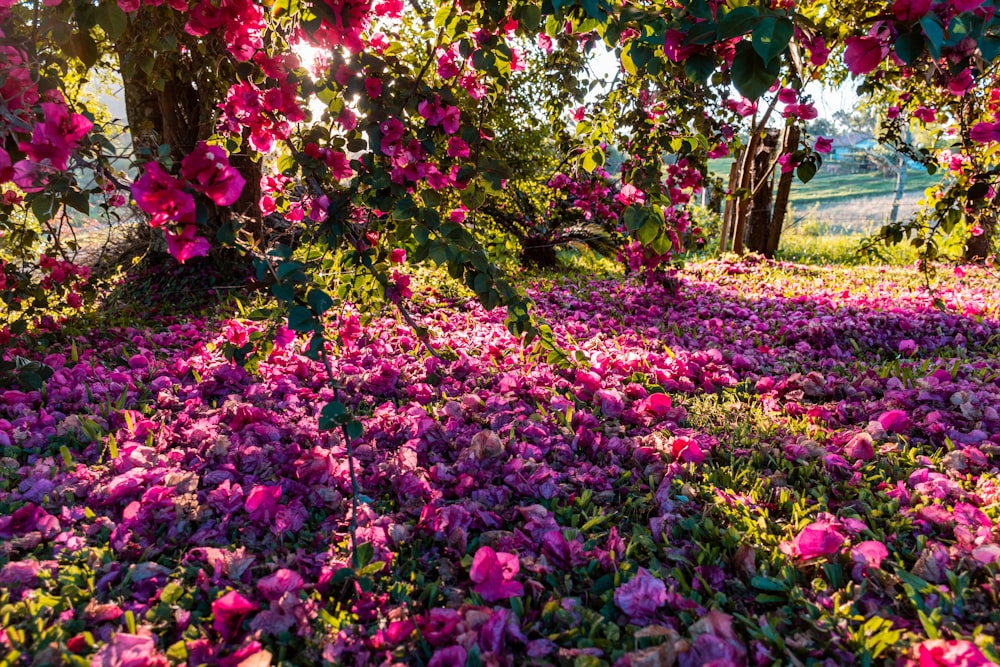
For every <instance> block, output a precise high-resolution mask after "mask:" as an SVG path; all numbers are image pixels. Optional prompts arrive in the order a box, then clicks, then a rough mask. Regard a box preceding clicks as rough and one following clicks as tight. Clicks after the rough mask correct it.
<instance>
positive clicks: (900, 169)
mask: <svg viewBox="0 0 1000 667" xmlns="http://www.w3.org/2000/svg"><path fill="white" fill-rule="evenodd" d="M905 189H906V158H905V157H904V156H903V155H900V156H899V159H898V160H897V161H896V191H895V192H894V193H893V196H892V208H890V209H889V224H890V225H892V224H895V222H896V219H897V218H898V217H899V203H900V202H901V201H902V200H903V191H904V190H905Z"/></svg>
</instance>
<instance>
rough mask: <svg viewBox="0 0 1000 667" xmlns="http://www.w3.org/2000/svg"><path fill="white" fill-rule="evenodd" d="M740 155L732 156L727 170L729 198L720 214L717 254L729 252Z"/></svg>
mask: <svg viewBox="0 0 1000 667" xmlns="http://www.w3.org/2000/svg"><path fill="white" fill-rule="evenodd" d="M742 161H743V157H742V153H740V154H737V155H735V156H733V166H732V167H730V168H729V196H728V197H726V207H725V209H724V210H723V212H722V230H721V231H720V232H719V252H720V253H722V252H726V251H727V250H729V248H730V245H729V237H730V235H731V232H732V229H733V217H734V215H733V211H734V210H735V208H736V207H737V206H738V205H739V201H738V200H737V199H736V189H737V188H738V187H739V186H738V183H739V177H740V164H741V163H742Z"/></svg>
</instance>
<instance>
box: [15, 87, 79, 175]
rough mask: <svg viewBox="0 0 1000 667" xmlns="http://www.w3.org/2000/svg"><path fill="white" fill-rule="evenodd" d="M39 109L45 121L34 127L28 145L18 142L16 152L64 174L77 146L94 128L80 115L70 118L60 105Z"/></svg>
mask: <svg viewBox="0 0 1000 667" xmlns="http://www.w3.org/2000/svg"><path fill="white" fill-rule="evenodd" d="M41 107H42V114H43V116H44V120H43V121H42V122H41V123H39V124H38V125H35V128H34V130H33V131H32V133H31V141H27V142H21V143H20V144H18V148H20V149H21V150H22V151H24V153H25V154H26V155H27V156H28V158H29V159H30V160H32V161H33V162H38V163H43V162H47V163H48V164H49V166H51V167H52V168H53V169H56V170H58V171H63V170H65V169H66V166H67V164H68V163H69V156H70V154H71V153H72V152H73V149H74V148H76V144H77V143H79V141H80V139H82V138H83V137H84V135H86V134H87V132H89V131H90V128H92V127H93V126H94V124H93V123H92V122H90V121H89V120H87V118H86V117H84V116H81V115H80V114H76V113H73V114H71V113H70V112H69V109H67V108H66V107H65V105H62V104H53V103H51V102H43V103H42V105H41Z"/></svg>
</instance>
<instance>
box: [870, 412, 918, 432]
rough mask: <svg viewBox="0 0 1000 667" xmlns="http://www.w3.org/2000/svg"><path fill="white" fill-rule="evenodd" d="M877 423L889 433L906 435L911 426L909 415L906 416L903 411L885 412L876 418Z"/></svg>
mask: <svg viewBox="0 0 1000 667" xmlns="http://www.w3.org/2000/svg"><path fill="white" fill-rule="evenodd" d="M878 423H879V424H881V425H882V428H884V429H885V430H886V431H889V432H890V433H906V432H908V431H909V430H910V428H912V426H913V425H912V423H911V422H910V417H909V415H907V414H906V412H904V411H903V410H889V411H887V412H883V413H882V414H881V415H880V416H879V418H878Z"/></svg>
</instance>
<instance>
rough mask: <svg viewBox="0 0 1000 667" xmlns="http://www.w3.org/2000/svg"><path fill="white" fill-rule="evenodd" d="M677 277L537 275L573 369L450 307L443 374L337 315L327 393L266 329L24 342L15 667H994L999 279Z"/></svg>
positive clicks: (5, 528) (400, 342) (153, 329)
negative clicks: (332, 423)
mask: <svg viewBox="0 0 1000 667" xmlns="http://www.w3.org/2000/svg"><path fill="white" fill-rule="evenodd" d="M680 278H681V284H680V288H679V290H678V292H677V295H674V294H673V293H672V292H668V291H665V290H664V289H661V288H659V287H647V286H645V285H642V284H640V283H625V284H622V283H620V282H617V281H613V280H607V281H601V280H598V281H591V282H583V281H579V282H573V281H571V280H565V279H550V280H544V281H541V282H539V283H537V284H536V285H535V286H534V288H533V290H532V292H533V294H534V296H535V297H536V299H537V304H538V308H537V312H538V314H539V315H541V316H543V317H545V318H546V319H547V320H548V322H549V323H550V324H551V326H552V328H553V330H554V332H555V336H556V338H557V339H558V341H559V344H560V345H561V347H562V348H563V349H564V350H565V351H566V352H567V353H569V355H570V356H571V357H573V358H576V359H579V360H580V362H579V363H578V365H576V366H573V367H560V366H558V365H553V364H550V363H548V362H547V361H545V358H546V355H545V354H544V353H542V352H538V351H536V350H527V351H522V350H521V349H520V348H519V346H518V345H517V344H516V343H515V341H514V340H513V339H512V338H511V337H510V336H509V335H508V334H507V333H506V332H505V330H504V327H503V317H504V315H503V313H502V312H499V311H498V312H493V313H484V312H483V311H482V310H481V309H480V308H479V307H478V306H476V305H472V304H470V303H465V302H452V301H450V300H448V299H446V298H444V297H443V296H441V295H435V294H433V293H426V292H425V293H420V294H418V295H417V310H418V311H419V313H420V315H419V319H420V321H421V322H422V323H423V324H425V325H427V326H428V327H429V328H430V330H431V332H432V338H433V340H434V342H435V345H436V346H437V347H438V352H439V356H438V357H435V356H431V355H430V354H429V353H428V352H427V351H426V350H425V349H424V348H423V347H422V346H421V344H420V343H419V342H418V340H417V338H416V337H415V335H414V334H413V333H412V332H411V331H410V330H409V329H408V328H407V327H405V326H402V325H400V324H399V323H398V322H397V321H396V320H394V319H383V320H377V321H376V322H374V323H373V324H371V325H370V326H367V327H364V328H361V327H359V326H358V323H357V320H356V319H355V318H353V317H351V316H348V315H346V314H345V316H343V317H341V318H340V319H338V320H336V321H334V322H332V323H331V326H332V327H334V328H336V329H338V330H339V332H340V336H341V338H342V341H343V344H342V346H341V347H339V348H338V349H337V350H336V351H335V352H334V354H333V359H332V372H333V376H334V377H333V378H332V381H333V385H335V386H336V387H338V388H337V389H336V390H333V389H331V388H329V386H328V384H327V380H328V378H327V376H326V372H325V371H324V369H323V368H322V367H321V366H320V365H318V364H316V363H313V362H311V361H309V360H308V359H306V358H304V357H303V356H300V355H299V354H298V353H297V350H298V349H300V348H301V341H296V340H294V339H292V337H291V336H289V335H287V332H282V335H280V336H279V339H278V342H277V345H276V347H275V350H274V352H273V353H272V354H271V356H270V357H269V358H268V359H267V360H265V361H264V362H262V363H261V364H260V366H259V372H258V373H257V374H255V375H251V374H249V373H248V372H247V371H245V370H244V369H243V368H241V367H237V366H234V365H232V364H230V363H228V362H226V361H225V359H224V358H223V356H222V354H221V351H220V350H221V348H222V346H223V344H224V343H225V342H226V341H229V342H232V343H235V344H237V345H242V344H243V342H245V341H246V340H247V339H248V336H250V335H251V334H252V333H253V331H254V330H255V326H256V325H254V324H253V323H249V322H245V321H236V320H233V321H222V322H218V321H204V320H195V321H190V322H171V321H170V320H161V321H158V322H156V323H153V324H150V325H149V326H148V327H139V326H137V327H135V328H130V329H113V330H103V331H95V332H94V333H93V334H91V335H89V336H86V337H77V338H75V339H73V340H72V341H67V342H64V343H62V344H58V343H55V344H52V345H50V346H49V348H48V349H47V350H46V355H45V356H40V355H39V354H37V353H35V352H32V351H30V350H15V349H8V350H6V351H5V352H4V354H5V355H7V356H8V357H9V356H10V355H13V354H14V353H19V354H21V355H23V356H25V357H29V358H34V359H37V360H39V361H44V363H46V364H48V365H49V366H51V367H52V368H53V369H54V370H55V372H54V375H53V376H52V377H51V378H50V379H49V380H48V381H47V382H46V384H45V386H44V389H43V390H41V391H30V390H26V389H15V388H8V389H5V390H0V448H2V454H3V459H2V460H0V538H3V540H2V546H0V622H2V630H0V661H3V662H2V663H0V664H6V665H30V664H34V665H43V664H53V665H55V664H70V665H72V664H79V665H109V666H116V667H132V666H138V665H166V664H187V665H192V666H194V665H201V664H221V665H229V666H233V667H235V666H237V665H242V666H244V667H251V666H263V665H267V664H278V663H283V664H286V665H318V664H325V663H329V664H346V665H377V664H391V663H403V664H413V665H426V664H429V665H433V666H435V667H442V666H446V665H449V666H450V665H454V666H458V665H510V664H518V665H531V664H535V665H547V664H558V665H579V666H582V667H586V666H589V665H604V664H616V665H633V666H634V667H640V666H660V665H672V664H678V665H681V666H683V667H688V666H695V665H705V664H713V665H718V666H722V665H746V664H757V665H766V664H774V663H786V664H828V665H838V666H841V665H853V664H858V665H865V664H896V663H897V662H899V663H901V664H912V665H919V666H920V667H925V666H932V665H989V664H994V663H996V662H998V661H1000V656H998V647H997V645H996V644H995V638H996V637H997V636H998V635H1000V574H998V567H1000V532H998V522H1000V414H998V410H1000V384H998V378H1000V359H998V356H997V355H998V351H1000V323H998V320H997V317H998V309H1000V297H998V295H997V291H996V289H995V286H996V278H995V277H994V276H990V275H987V274H986V273H984V272H982V271H980V270H971V269H970V270H968V273H966V274H965V275H964V276H962V277H959V276H955V275H951V274H950V273H948V275H947V276H945V277H944V281H943V284H942V286H941V287H940V288H939V291H938V292H937V296H938V297H939V298H940V299H941V300H942V301H943V302H944V303H945V305H946V306H947V311H946V312H941V311H938V310H936V309H935V308H934V306H933V303H932V301H933V300H932V297H931V296H930V295H928V294H927V293H926V292H925V291H924V290H923V289H922V288H921V287H920V284H921V283H920V277H919V276H917V275H915V274H913V273H912V271H910V270H906V269H891V270H889V269H870V268H852V269H849V270H848V269H818V268H807V267H802V266H796V265H791V264H774V263H730V262H709V263H702V264H696V265H692V266H690V267H689V268H688V269H687V270H686V271H685V272H683V273H681V274H680ZM334 397H336V398H338V399H339V400H340V401H341V402H342V403H343V404H345V405H347V406H348V407H349V409H350V410H351V411H352V412H353V413H354V414H356V415H358V416H359V417H360V419H361V421H362V422H363V424H364V434H363V435H362V436H361V437H360V438H358V439H356V440H355V441H354V442H353V450H354V453H355V457H356V478H357V487H358V491H357V495H356V496H355V498H356V501H357V515H356V517H355V518H356V522H357V539H358V541H359V542H360V543H361V544H360V546H359V547H358V549H357V559H355V562H353V563H352V559H351V550H350V536H349V520H350V518H351V516H350V515H351V512H352V482H351V469H350V467H349V464H348V459H347V456H346V446H345V442H344V440H343V438H342V436H341V433H340V432H339V431H320V430H318V429H317V416H318V414H319V411H320V409H321V407H322V405H323V404H324V403H325V402H326V401H328V400H329V399H332V398H334ZM713 661H714V662H713ZM990 661H993V662H990Z"/></svg>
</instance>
